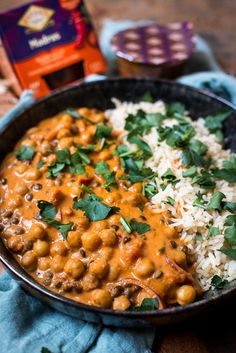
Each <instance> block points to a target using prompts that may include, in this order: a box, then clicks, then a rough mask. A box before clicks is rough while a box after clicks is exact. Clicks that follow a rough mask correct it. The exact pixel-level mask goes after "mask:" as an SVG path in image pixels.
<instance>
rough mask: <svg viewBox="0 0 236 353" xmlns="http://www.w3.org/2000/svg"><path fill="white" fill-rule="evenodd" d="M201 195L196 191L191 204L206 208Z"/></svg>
mask: <svg viewBox="0 0 236 353" xmlns="http://www.w3.org/2000/svg"><path fill="white" fill-rule="evenodd" d="M202 196H203V195H202V194H201V193H200V192H198V193H197V198H196V199H195V200H194V201H193V206H194V207H200V208H203V209H204V210H206V208H207V206H206V201H204V200H203V197H202Z"/></svg>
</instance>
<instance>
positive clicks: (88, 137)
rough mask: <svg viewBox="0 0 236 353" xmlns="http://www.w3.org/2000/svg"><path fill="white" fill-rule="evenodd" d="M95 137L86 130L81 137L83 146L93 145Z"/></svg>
mask: <svg viewBox="0 0 236 353" xmlns="http://www.w3.org/2000/svg"><path fill="white" fill-rule="evenodd" d="M93 136H94V135H93V134H92V133H91V132H90V131H88V130H85V131H84V132H83V134H82V135H81V140H82V144H87V143H91V142H92V141H93Z"/></svg>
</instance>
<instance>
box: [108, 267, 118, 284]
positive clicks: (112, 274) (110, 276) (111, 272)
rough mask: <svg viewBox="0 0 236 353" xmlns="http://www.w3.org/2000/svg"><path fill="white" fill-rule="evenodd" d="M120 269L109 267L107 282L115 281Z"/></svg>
mask: <svg viewBox="0 0 236 353" xmlns="http://www.w3.org/2000/svg"><path fill="white" fill-rule="evenodd" d="M120 271H121V269H120V267H119V266H117V265H110V269H109V273H108V277H107V278H108V281H115V280H116V279H117V278H118V277H119V274H120Z"/></svg>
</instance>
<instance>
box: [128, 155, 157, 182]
mask: <svg viewBox="0 0 236 353" xmlns="http://www.w3.org/2000/svg"><path fill="white" fill-rule="evenodd" d="M124 163H125V166H124V168H125V172H126V173H127V174H128V180H129V181H130V182H131V183H132V184H134V183H138V182H140V181H143V180H147V179H151V178H153V177H154V176H155V175H156V173H154V172H153V171H152V169H151V168H142V169H139V167H138V165H137V163H136V162H135V161H134V160H133V159H131V158H127V159H125V161H124Z"/></svg>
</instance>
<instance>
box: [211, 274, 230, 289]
mask: <svg viewBox="0 0 236 353" xmlns="http://www.w3.org/2000/svg"><path fill="white" fill-rule="evenodd" d="M211 285H212V286H213V287H215V288H217V289H224V288H227V287H229V282H228V281H227V279H224V280H223V279H222V278H221V277H220V276H218V275H215V276H213V277H212V279H211Z"/></svg>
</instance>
